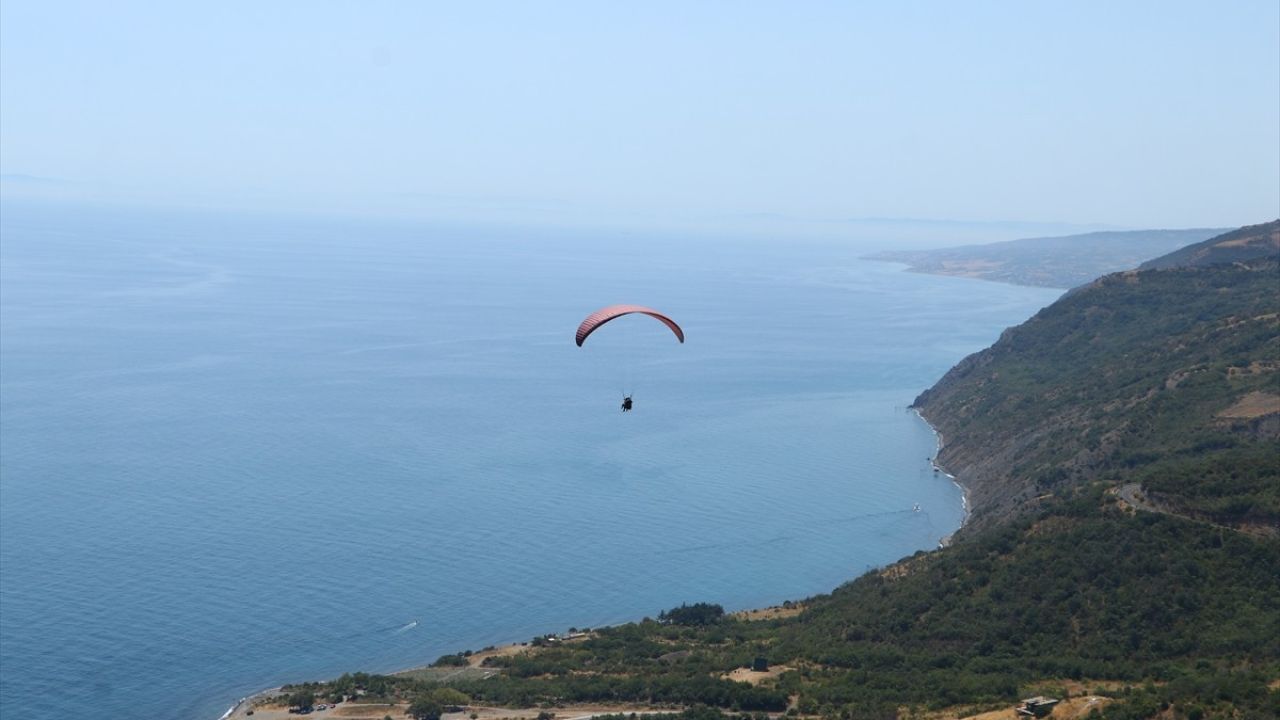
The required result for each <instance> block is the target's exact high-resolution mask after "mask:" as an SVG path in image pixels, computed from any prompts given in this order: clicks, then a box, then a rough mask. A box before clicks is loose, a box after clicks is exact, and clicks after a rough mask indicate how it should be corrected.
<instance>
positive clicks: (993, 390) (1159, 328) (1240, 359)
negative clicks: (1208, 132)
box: [915, 259, 1280, 529]
mask: <svg viewBox="0 0 1280 720" xmlns="http://www.w3.org/2000/svg"><path fill="white" fill-rule="evenodd" d="M1277 287H1280V272H1278V270H1277V263H1276V262H1275V261H1273V260H1265V259H1264V260H1254V261H1251V262H1250V263H1247V264H1243V265H1238V266H1228V265H1215V266H1210V267H1205V268H1198V269H1173V270H1163V271H1148V272H1127V273H1119V274H1115V275H1110V276H1107V277H1105V278H1102V279H1101V280H1098V281H1097V282H1095V283H1093V284H1092V285H1089V286H1087V287H1085V288H1082V289H1080V290H1079V291H1078V292H1075V293H1071V294H1069V295H1067V296H1066V297H1064V298H1062V299H1061V300H1059V301H1058V302H1056V303H1054V304H1053V305H1050V306H1049V307H1047V308H1045V309H1043V310H1041V311H1040V312H1039V313H1037V314H1036V316H1035V317H1033V318H1031V319H1030V320H1028V321H1027V322H1025V323H1023V324H1022V325H1020V326H1018V327H1016V328H1011V329H1010V330H1007V331H1006V332H1005V333H1004V335H1003V336H1002V337H1001V338H1000V340H999V341H998V342H997V343H996V344H995V345H993V346H992V347H990V348H988V349H986V350H983V351H981V352H979V353H976V354H974V355H971V356H970V357H968V358H966V359H965V360H964V361H962V362H961V363H960V364H959V365H957V366H956V367H955V368H953V369H952V370H951V371H950V372H948V373H947V375H946V376H945V377H944V378H943V379H942V380H941V381H940V382H939V383H938V384H937V385H935V386H934V387H933V388H931V389H929V390H928V391H926V392H925V393H923V394H921V395H920V397H919V398H917V400H916V402H915V405H916V407H917V408H918V409H919V410H920V411H921V413H922V414H924V416H925V417H926V418H928V419H929V420H930V422H931V423H933V424H934V426H935V427H937V428H938V430H939V432H940V433H941V434H942V436H943V440H944V446H943V449H942V451H941V452H940V454H939V461H940V462H941V463H942V464H943V465H944V466H946V467H947V468H948V469H949V470H950V471H951V472H953V473H955V474H956V475H957V476H958V477H959V478H960V480H961V482H964V483H967V484H969V485H970V487H971V491H972V499H973V504H974V506H975V508H976V509H975V513H974V517H973V523H972V527H973V528H975V529H976V528H983V527H989V526H991V525H992V524H995V523H998V522H999V521H1001V520H1002V519H1003V518H1006V517H1009V516H1012V515H1016V514H1018V513H1020V512H1027V511H1029V510H1030V509H1032V508H1034V507H1035V505H1036V504H1037V503H1038V502H1041V501H1043V500H1046V499H1048V498H1049V497H1051V496H1052V494H1054V493H1056V492H1059V491H1061V490H1063V489H1065V488H1069V487H1071V486H1073V485H1077V484H1079V483H1082V482H1085V481H1088V480H1094V479H1112V480H1116V481H1118V480H1119V479H1120V478H1121V477H1122V476H1123V477H1132V478H1136V479H1138V480H1139V481H1141V482H1144V483H1148V484H1150V485H1151V487H1152V488H1153V489H1156V488H1159V490H1160V492H1162V493H1165V494H1166V495H1167V496H1169V499H1170V500H1171V501H1176V502H1177V503H1180V504H1182V505H1184V506H1185V507H1187V508H1188V509H1189V510H1201V511H1204V512H1206V513H1209V514H1213V515H1215V516H1218V517H1220V518H1221V519H1222V521H1223V522H1227V523H1238V522H1243V521H1250V522H1253V523H1262V524H1268V523H1269V524H1273V525H1274V524H1275V523H1277V522H1278V521H1280V503H1278V502H1277V497H1276V489H1275V485H1274V483H1275V480H1276V478H1277V474H1276V463H1277V462H1280V461H1277V460H1275V459H1274V458H1275V455H1277V453H1269V452H1268V451H1267V448H1270V449H1271V450H1274V449H1275V426H1276V418H1277V417H1278V415H1277V413H1274V412H1266V411H1265V410H1267V409H1268V407H1269V403H1268V402H1267V400H1268V398H1275V399H1276V400H1277V401H1280V292H1277ZM1246 397H1253V398H1260V399H1261V400H1262V402H1261V403H1260V404H1259V407H1260V408H1261V409H1262V410H1263V412H1260V413H1258V414H1256V415H1255V416H1253V417H1228V416H1229V415H1231V413H1229V412H1227V411H1228V410H1230V408H1232V407H1233V406H1235V405H1237V404H1238V403H1240V402H1241V400H1242V399H1244V398H1246ZM1277 409H1280V407H1277ZM1268 455H1270V456H1271V457H1268ZM1192 467H1197V468H1212V467H1224V468H1225V467H1230V468H1233V469H1232V470H1231V471H1230V473H1231V476H1230V477H1221V479H1220V481H1219V482H1217V483H1216V484H1215V485H1214V486H1213V490H1212V492H1209V491H1208V490H1209V486H1208V485H1204V486H1200V487H1198V488H1197V487H1194V486H1195V484H1196V483H1189V482H1187V481H1185V480H1184V481H1180V480H1178V479H1177V478H1178V476H1180V475H1185V474H1186V473H1187V472H1188V471H1189V469H1190V468H1192ZM1217 474H1218V475H1219V476H1221V475H1222V472H1217Z"/></svg>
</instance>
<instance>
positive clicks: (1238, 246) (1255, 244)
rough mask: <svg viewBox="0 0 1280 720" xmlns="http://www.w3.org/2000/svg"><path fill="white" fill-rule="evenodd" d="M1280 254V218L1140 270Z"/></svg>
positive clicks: (1198, 245) (1214, 239) (1211, 240)
mask: <svg viewBox="0 0 1280 720" xmlns="http://www.w3.org/2000/svg"><path fill="white" fill-rule="evenodd" d="M1268 257H1269V258H1272V259H1276V258H1277V257H1280V220H1273V221H1271V222H1269V223H1263V224H1262V225H1246V226H1245V227H1242V228H1240V229H1239V230H1233V231H1231V232H1229V233H1224V234H1222V235H1218V236H1216V237H1212V238H1209V239H1208V240H1205V241H1203V242H1198V243H1196V244H1194V245H1190V246H1187V247H1185V248H1182V249H1181V250H1177V251H1174V252H1171V253H1169V254H1168V255H1165V256H1163V257H1158V258H1156V259H1154V260H1149V261H1147V262H1145V263H1143V264H1142V265H1141V266H1140V267H1139V268H1138V269H1139V270H1165V269H1168V268H1175V267H1205V266H1207V265H1217V264H1221V263H1235V262H1248V261H1250V260H1256V259H1259V258H1268Z"/></svg>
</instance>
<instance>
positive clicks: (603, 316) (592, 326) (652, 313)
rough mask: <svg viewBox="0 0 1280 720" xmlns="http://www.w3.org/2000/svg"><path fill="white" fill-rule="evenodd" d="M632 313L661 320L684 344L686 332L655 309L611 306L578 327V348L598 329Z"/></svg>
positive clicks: (591, 316)
mask: <svg viewBox="0 0 1280 720" xmlns="http://www.w3.org/2000/svg"><path fill="white" fill-rule="evenodd" d="M632 313H641V314H644V315H648V316H649V317H652V318H657V319H658V320H661V321H662V323H663V324H664V325H666V326H667V327H669V328H671V332H673V333H675V334H676V337H677V338H678V339H679V340H680V342H684V331H683V330H681V329H680V326H679V325H677V324H676V322H675V320H672V319H671V318H669V317H667V316H666V315H663V314H662V313H660V312H658V311H657V310H654V309H653V308H647V307H643V306H641V305H610V306H609V307H606V308H600V309H599V310H597V311H595V312H593V313H591V314H590V315H588V316H587V319H586V320H583V321H582V324H581V325H579V326H578V334H577V336H576V337H575V338H574V340H575V341H576V342H577V343H578V347H582V343H584V342H586V340H587V336H588V335H590V334H591V333H593V332H595V331H596V328H598V327H600V326H601V325H603V324H605V323H607V322H609V321H610V320H612V319H614V318H618V317H622V316H623V315H630V314H632Z"/></svg>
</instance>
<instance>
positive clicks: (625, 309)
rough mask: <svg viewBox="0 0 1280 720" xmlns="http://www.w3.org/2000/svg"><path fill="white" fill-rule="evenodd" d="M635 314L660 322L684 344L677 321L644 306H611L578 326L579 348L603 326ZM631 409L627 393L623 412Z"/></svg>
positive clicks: (600, 310) (597, 312)
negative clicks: (624, 316)
mask: <svg viewBox="0 0 1280 720" xmlns="http://www.w3.org/2000/svg"><path fill="white" fill-rule="evenodd" d="M633 313H639V314H641V315H648V316H649V317H651V318H654V319H655V320H658V321H659V322H661V323H662V324H663V325H666V326H667V328H668V329H670V330H671V332H672V333H674V334H675V336H676V339H677V340H679V341H680V342H681V343H683V342H684V330H682V329H681V328H680V326H679V325H677V324H676V321H675V320H672V319H671V318H669V317H667V316H666V315H663V314H662V313H660V312H658V311H657V310H654V309H653V308H647V307H644V306H643V305H610V306H608V307H603V308H600V309H599V310H597V311H595V312H593V313H591V314H590V315H588V316H587V317H586V319H585V320H583V321H582V324H580V325H578V332H577V334H576V335H574V338H573V339H574V342H575V343H577V345H578V347H582V343H584V342H586V341H587V337H588V336H590V335H591V333H593V332H595V331H596V330H597V329H599V328H600V326H601V325H604V324H605V323H607V322H609V321H611V320H616V319H617V318H620V317H622V316H623V315H631V314H633ZM631 407H632V399H631V393H625V394H624V395H623V397H622V412H631Z"/></svg>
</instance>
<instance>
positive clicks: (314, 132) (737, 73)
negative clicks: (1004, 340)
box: [0, 0, 1280, 228]
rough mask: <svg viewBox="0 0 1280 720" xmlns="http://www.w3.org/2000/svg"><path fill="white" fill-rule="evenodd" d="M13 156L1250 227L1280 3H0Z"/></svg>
mask: <svg viewBox="0 0 1280 720" xmlns="http://www.w3.org/2000/svg"><path fill="white" fill-rule="evenodd" d="M0 174H2V175H3V176H4V184H3V188H4V192H6V193H9V194H11V195H12V194H14V193H17V194H21V193H29V194H36V195H40V194H51V195H60V194H61V195H68V196H72V197H78V198H82V199H91V200H95V201H106V202H111V201H120V202H140V203H153V204H160V205H164V204H172V205H185V206H192V205H194V206H207V207H245V208H258V209H266V208H279V209H290V210H315V211H319V210H339V211H348V212H353V213H362V214H374V215H377V214H387V215H398V216H400V215H409V216H423V217H436V216H438V217H453V218H462V219H466V218H471V217H474V218H483V217H503V218H507V219H512V220H516V221H519V220H520V219H521V218H530V219H538V220H543V221H545V220H548V219H550V220H554V219H556V218H560V219H569V218H579V219H581V218H613V219H615V220H617V221H619V222H623V223H625V222H628V221H635V222H643V221H645V220H652V219H663V220H665V221H672V222H679V221H681V220H682V219H683V220H688V221H691V222H693V221H697V222H703V223H707V222H710V223H716V222H724V223H725V224H727V225H731V224H733V223H744V222H745V223H750V222H753V220H760V221H762V222H764V221H768V222H791V221H794V222H810V223H831V222H842V221H845V220H848V219H856V218H925V219H931V220H942V219H956V220H964V221H979V222H983V221H1020V222H1033V221H1045V222H1057V223H1072V224H1079V225H1082V226H1091V227H1092V226H1099V227H1134V228H1139V227H1226V226H1236V225H1241V224H1247V223H1256V222H1263V221H1266V220H1270V219H1274V218H1275V217H1276V216H1278V215H1280V3H1277V2H1275V0H1258V1H1254V0H1233V1H1232V2H1225V3H1210V2H1176V1H1162V2H1140V1H1137V0H1134V1H1131V2H1087V1H1073V2H1048V1H1046V2H1013V1H1009V2H976V1H975V2H943V1H942V0H939V1H937V2H911V1H904V2H888V1H886V2H830V3H828V2H800V1H797V2H786V3H783V2H714V1H711V0H708V1H706V2H646V3H623V2H551V1H547V2H506V3H496V2H484V1H482V0H481V1H476V2H448V3H445V2H438V3H437V2H409V1H408V0H406V1H405V2H386V1H380V0H370V1H369V2H323V1H319V0H313V1H309V2H289V1H287V0H274V1H267V2H263V1H262V0H257V1H254V2H239V1H234V0H219V1H218V2H204V3H162V2H130V1H128V0H118V1H113V2H100V1H95V2H63V1H60V0H34V1H27V0H2V1H0ZM619 219H620V220H619Z"/></svg>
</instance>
